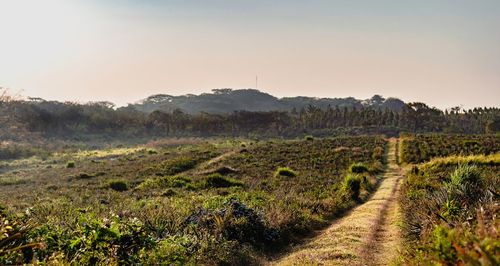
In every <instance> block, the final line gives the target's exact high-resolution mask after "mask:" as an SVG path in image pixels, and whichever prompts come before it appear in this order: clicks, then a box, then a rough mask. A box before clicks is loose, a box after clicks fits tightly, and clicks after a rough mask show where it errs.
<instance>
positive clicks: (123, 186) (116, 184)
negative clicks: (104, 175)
mask: <svg viewBox="0 0 500 266" xmlns="http://www.w3.org/2000/svg"><path fill="white" fill-rule="evenodd" d="M108 187H109V188H111V189H112V190H115V191H120V192H121V191H127V190H128V184H127V182H125V181H123V180H111V181H109V183H108Z"/></svg>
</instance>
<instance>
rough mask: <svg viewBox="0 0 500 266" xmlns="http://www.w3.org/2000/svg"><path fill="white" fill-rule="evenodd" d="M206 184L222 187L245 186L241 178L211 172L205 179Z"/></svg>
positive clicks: (212, 186)
mask: <svg viewBox="0 0 500 266" xmlns="http://www.w3.org/2000/svg"><path fill="white" fill-rule="evenodd" d="M205 184H206V187H207V188H222V187H234V186H238V187H241V186H243V183H242V182H241V181H239V180H235V179H232V178H228V177H224V176H222V175H220V174H211V175H209V176H208V177H207V178H206V179H205Z"/></svg>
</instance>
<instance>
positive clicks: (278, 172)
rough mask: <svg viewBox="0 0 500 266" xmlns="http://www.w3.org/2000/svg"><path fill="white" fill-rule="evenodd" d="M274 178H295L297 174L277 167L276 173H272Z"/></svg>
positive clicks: (287, 168) (285, 168) (286, 168)
mask: <svg viewBox="0 0 500 266" xmlns="http://www.w3.org/2000/svg"><path fill="white" fill-rule="evenodd" d="M274 176H275V177H280V176H285V177H296V176H297V172H295V171H294V170H292V169H290V168H289V167H279V168H278V169H276V172H274Z"/></svg>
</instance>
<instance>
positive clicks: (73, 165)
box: [66, 161, 75, 168]
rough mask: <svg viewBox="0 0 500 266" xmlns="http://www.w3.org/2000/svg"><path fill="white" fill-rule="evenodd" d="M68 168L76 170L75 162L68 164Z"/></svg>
mask: <svg viewBox="0 0 500 266" xmlns="http://www.w3.org/2000/svg"><path fill="white" fill-rule="evenodd" d="M66 168H75V162H73V161H70V162H68V163H67V164H66Z"/></svg>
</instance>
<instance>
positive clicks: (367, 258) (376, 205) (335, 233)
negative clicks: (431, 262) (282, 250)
mask: <svg viewBox="0 0 500 266" xmlns="http://www.w3.org/2000/svg"><path fill="white" fill-rule="evenodd" d="M395 147H396V140H394V139H391V141H390V143H389V151H388V156H387V160H388V168H387V170H386V172H385V173H384V175H383V180H382V183H381V184H380V186H379V188H378V190H377V191H376V192H375V193H374V195H373V196H372V197H371V198H370V199H369V200H368V201H367V202H365V203H364V204H362V205H360V206H358V207H356V208H354V209H353V210H352V211H351V212H349V213H348V214H347V215H346V216H344V217H343V218H340V219H339V220H337V221H336V222H334V223H333V224H332V225H330V226H329V227H328V228H327V229H326V230H324V231H323V232H322V233H321V234H319V235H318V236H317V237H315V238H314V239H312V240H311V241H310V242H308V243H306V244H305V245H303V246H300V247H298V248H297V249H296V250H295V251H293V252H292V253H290V254H288V255H287V256H285V257H283V258H281V259H280V260H278V261H276V262H273V263H272V264H274V265H388V264H390V262H391V261H392V260H394V259H395V258H396V257H397V255H398V247H399V240H400V236H399V228H398V225H397V222H398V221H399V220H400V219H399V218H398V216H399V209H398V208H399V206H398V203H397V195H398V193H399V182H400V180H401V178H402V170H401V168H399V166H398V165H397V164H396V149H395Z"/></svg>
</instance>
